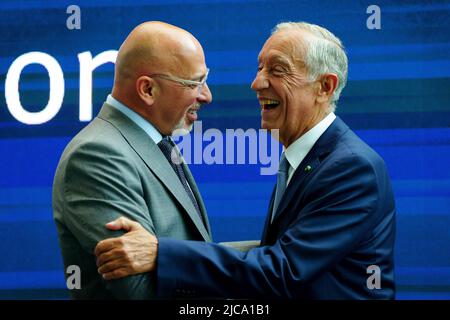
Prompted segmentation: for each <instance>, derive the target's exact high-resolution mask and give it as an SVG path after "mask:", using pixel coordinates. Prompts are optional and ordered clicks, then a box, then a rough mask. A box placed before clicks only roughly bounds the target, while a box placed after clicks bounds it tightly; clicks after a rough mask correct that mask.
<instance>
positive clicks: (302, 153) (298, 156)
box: [284, 112, 336, 185]
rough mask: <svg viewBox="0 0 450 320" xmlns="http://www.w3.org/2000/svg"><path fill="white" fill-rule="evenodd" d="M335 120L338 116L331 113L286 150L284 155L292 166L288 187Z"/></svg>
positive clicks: (290, 167)
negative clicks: (305, 159)
mask: <svg viewBox="0 0 450 320" xmlns="http://www.w3.org/2000/svg"><path fill="white" fill-rule="evenodd" d="M334 119H336V115H335V114H334V113H333V112H331V113H330V114H328V115H327V116H326V117H325V118H324V119H322V121H320V122H319V123H318V124H316V125H315V126H314V127H313V128H311V129H310V130H309V131H308V132H306V133H305V134H303V135H302V136H301V137H300V138H298V139H297V140H295V141H294V142H293V143H292V144H291V145H290V146H289V147H288V148H287V149H285V150H284V155H285V157H286V159H287V161H288V162H289V165H290V166H289V171H288V180H287V185H289V182H290V181H291V178H292V176H293V175H294V172H295V170H297V168H298V166H299V165H300V163H301V162H302V161H303V159H304V158H305V157H306V155H307V154H308V152H309V151H311V149H312V147H313V146H314V144H315V143H316V142H317V140H319V138H320V136H321V135H322V134H323V133H324V132H325V130H327V129H328V127H329V126H330V125H331V124H332V123H333V121H334Z"/></svg>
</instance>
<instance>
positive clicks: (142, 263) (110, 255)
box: [95, 217, 158, 280]
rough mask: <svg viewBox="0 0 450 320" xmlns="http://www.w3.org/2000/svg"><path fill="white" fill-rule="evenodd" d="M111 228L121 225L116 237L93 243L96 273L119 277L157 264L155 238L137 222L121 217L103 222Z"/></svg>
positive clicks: (156, 243)
mask: <svg viewBox="0 0 450 320" xmlns="http://www.w3.org/2000/svg"><path fill="white" fill-rule="evenodd" d="M106 227H107V228H108V229H110V230H120V229H124V230H125V231H126V232H127V233H125V234H124V235H123V236H121V237H118V238H110V239H106V240H103V241H100V242H99V243H98V244H97V246H96V247H95V255H96V256H97V266H98V267H99V268H98V273H100V274H101V275H102V276H103V278H104V279H105V280H112V279H119V278H123V277H126V276H130V275H133V274H137V273H144V272H149V271H153V270H155V268H156V256H157V251H158V239H157V238H156V237H155V236H153V235H152V234H150V233H149V232H148V231H147V230H145V229H144V228H143V227H142V226H141V225H140V224H139V223H137V222H134V221H131V220H129V219H127V218H124V217H120V218H118V219H116V220H114V221H112V222H109V223H107V224H106Z"/></svg>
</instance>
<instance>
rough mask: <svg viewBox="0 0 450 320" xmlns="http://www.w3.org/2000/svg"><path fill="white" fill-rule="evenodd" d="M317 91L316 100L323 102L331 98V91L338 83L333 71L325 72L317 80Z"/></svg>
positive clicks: (333, 90)
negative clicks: (318, 83)
mask: <svg viewBox="0 0 450 320" xmlns="http://www.w3.org/2000/svg"><path fill="white" fill-rule="evenodd" d="M319 82H320V86H319V92H318V94H317V102H319V103H325V102H327V101H330V100H331V97H332V96H333V93H334V92H335V91H336V88H337V86H338V84H339V78H338V76H337V75H336V74H334V73H327V74H325V75H323V76H322V78H321V79H320V80H319Z"/></svg>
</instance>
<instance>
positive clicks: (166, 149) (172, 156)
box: [158, 136, 203, 221]
mask: <svg viewBox="0 0 450 320" xmlns="http://www.w3.org/2000/svg"><path fill="white" fill-rule="evenodd" d="M158 147H159V148H160V149H161V151H162V153H163V154H164V156H165V157H166V159H167V161H169V163H170V165H171V166H172V168H173V170H174V171H175V173H176V175H177V176H178V179H180V182H181V184H182V185H183V187H184V190H186V193H187V195H188V196H189V198H190V199H191V201H192V203H193V204H194V207H195V209H196V211H197V213H198V215H199V216H200V219H201V220H202V221H203V217H202V214H201V213H200V207H199V206H198V203H197V200H196V199H195V196H194V194H193V193H192V190H191V188H190V187H189V184H188V181H187V179H186V175H185V173H184V170H183V166H182V165H181V163H182V162H183V161H182V159H181V155H179V153H178V152H177V151H176V149H175V150H174V148H175V143H174V142H173V141H172V139H171V138H170V137H168V136H166V137H164V138H163V139H162V140H161V141H160V142H159V143H158Z"/></svg>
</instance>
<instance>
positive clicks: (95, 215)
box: [53, 22, 212, 299]
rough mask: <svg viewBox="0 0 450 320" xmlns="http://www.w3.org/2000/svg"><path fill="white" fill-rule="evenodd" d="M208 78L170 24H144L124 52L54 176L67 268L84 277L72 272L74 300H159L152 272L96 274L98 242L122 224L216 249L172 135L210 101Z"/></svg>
mask: <svg viewBox="0 0 450 320" xmlns="http://www.w3.org/2000/svg"><path fill="white" fill-rule="evenodd" d="M207 75H208V68H207V67H206V64H205V57H204V53H203V49H202V47H201V45H200V43H199V42H198V41H197V39H195V38H194V36H192V35H191V34H190V33H189V32H187V31H185V30H183V29H180V28H178V27H175V26H172V25H169V24H166V23H162V22H147V23H143V24H141V25H139V26H137V27H136V28H135V29H134V30H133V31H132V32H131V33H130V34H129V36H128V37H127V38H126V40H125V41H124V43H123V44H122V46H121V47H120V49H119V53H118V56H117V61H116V66H115V76H114V87H113V90H112V93H111V94H110V95H109V96H108V97H107V100H106V102H105V103H104V105H103V107H102V108H101V110H100V113H99V114H98V116H97V117H96V118H95V119H94V120H93V121H92V122H91V123H90V124H89V125H88V126H87V127H86V128H84V129H83V130H82V131H81V132H80V133H79V134H77V135H76V136H75V137H74V139H73V140H72V141H71V142H70V143H69V145H68V146H67V147H66V149H65V150H64V153H63V154H62V157H61V160H60V162H59V164H58V168H57V171H56V174H55V178H54V184H53V214H54V220H55V223H56V226H57V230H58V236H59V242H60V247H61V251H62V255H63V260H64V266H65V270H68V267H69V266H73V265H75V266H78V267H79V270H80V273H79V274H76V272H75V273H67V274H66V277H68V279H67V281H68V284H71V286H70V287H71V288H72V287H74V288H73V289H71V290H70V294H71V297H72V298H75V299H77V298H79V299H114V298H118V299H148V298H151V297H152V296H153V294H154V279H153V276H152V275H151V274H150V273H143V274H140V275H136V276H132V277H127V278H124V279H120V280H116V281H109V282H106V281H104V280H103V279H102V276H101V275H99V274H98V272H97V266H96V258H95V255H94V248H95V246H96V244H97V242H99V241H100V240H103V239H106V238H110V237H115V236H119V235H122V234H123V233H124V230H122V231H111V230H109V229H107V228H105V224H106V223H107V222H109V221H112V220H114V219H115V218H117V217H120V216H126V217H128V218H130V219H132V220H135V221H138V222H139V223H140V224H141V225H142V226H143V227H144V228H145V229H146V230H147V231H148V232H150V233H152V234H155V235H157V236H166V237H172V238H176V239H186V240H200V241H211V234H210V227H209V223H208V218H207V215H206V210H205V207H204V204H203V201H202V198H201V196H200V193H199V191H198V189H197V186H196V184H195V181H194V179H193V177H192V175H191V173H190V171H189V168H188V167H187V166H186V164H185V163H184V162H183V161H178V162H177V161H170V160H171V159H172V158H170V156H173V155H175V156H178V157H179V158H178V159H182V158H181V155H180V154H179V150H178V149H177V148H176V146H175V145H174V144H173V141H171V140H170V136H171V135H172V133H173V132H174V131H175V130H177V129H182V130H185V131H189V130H190V129H191V128H192V125H193V123H194V121H195V120H196V119H197V111H198V110H199V109H200V107H201V106H202V105H203V104H207V103H210V102H211V100H212V97H211V92H210V90H209V88H208V85H207V84H206V78H207ZM180 162H181V164H180ZM128 234H131V233H127V235H128ZM133 239H135V238H133ZM135 240H136V241H139V239H138V238H136V239H135ZM135 258H137V259H138V258H139V257H138V256H135ZM70 270H72V269H70ZM74 270H78V269H77V268H75V269H74ZM78 276H80V277H79V280H80V283H78V278H77V277H78Z"/></svg>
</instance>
